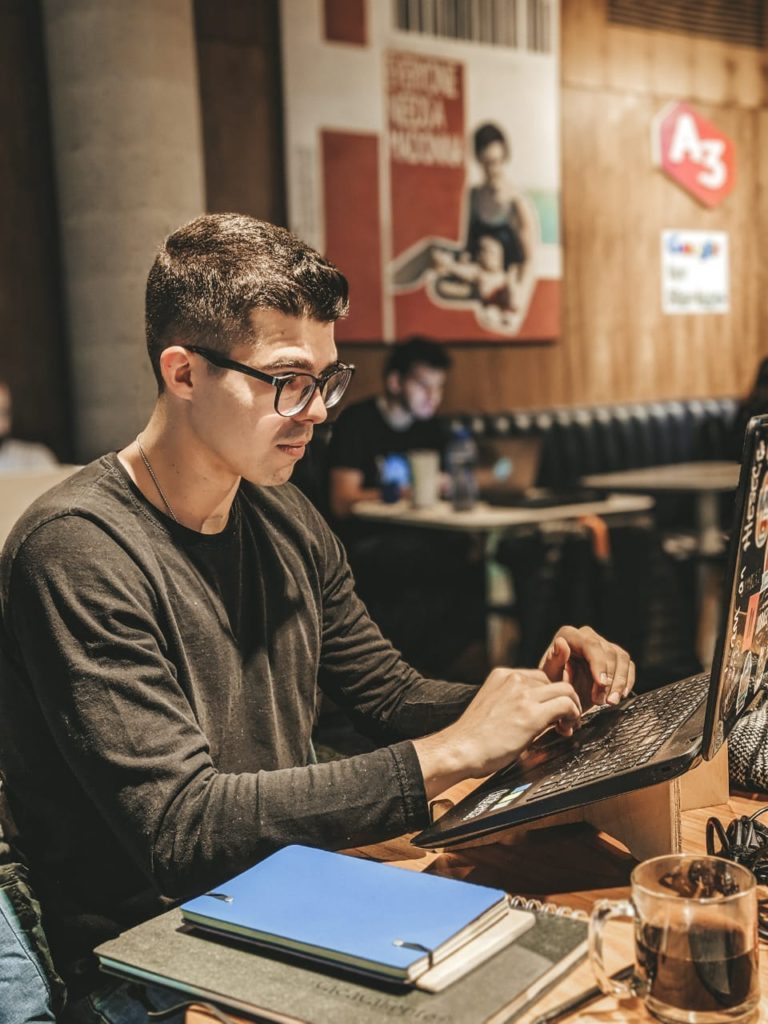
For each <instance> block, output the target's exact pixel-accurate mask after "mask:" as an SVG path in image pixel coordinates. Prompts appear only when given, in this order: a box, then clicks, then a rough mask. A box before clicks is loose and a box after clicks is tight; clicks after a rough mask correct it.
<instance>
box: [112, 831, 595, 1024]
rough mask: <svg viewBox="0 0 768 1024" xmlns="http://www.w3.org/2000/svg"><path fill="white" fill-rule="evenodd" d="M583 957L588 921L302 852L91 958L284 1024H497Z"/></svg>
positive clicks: (258, 868)
mask: <svg viewBox="0 0 768 1024" xmlns="http://www.w3.org/2000/svg"><path fill="white" fill-rule="evenodd" d="M585 952H586V925H585V923H584V921H581V920H577V919H575V918H569V917H563V916H555V915H552V914H534V913H532V912H530V911H527V910H520V909H516V908H514V907H513V906H512V905H511V902H510V899H509V897H508V896H507V894H506V893H504V892H502V891H501V890H498V889H490V888H486V887H485V886H479V885H473V884H471V883H468V882H461V881H456V880H454V879H449V878H441V877H437V876H433V875H427V874H424V873H421V872H415V871H408V870H406V869H403V868H396V867H390V866H388V865H385V864H379V863H377V862H374V861H367V860H360V859H356V858H353V857H348V856H344V855H342V854H336V853H327V852H325V851H322V850H316V849H310V848H308V847H302V846H289V847H286V848H284V849H283V850H280V851H279V852H278V853H275V854H273V855H272V856H271V857H268V858H266V859H265V860H264V861H262V862H261V863H259V864H257V865H255V866H254V867H253V868H250V869H249V870H248V871H245V872H243V874H241V875H238V876H237V877H235V878H233V879H231V880H230V881H229V882H227V883H225V884H223V885H221V886H220V887H219V888H217V889H216V890H214V891H212V892H210V893H206V894H205V895H203V896H199V897H197V898H196V899H194V900H190V901H189V902H188V903H185V904H184V905H183V906H182V907H181V908H179V910H174V911H171V912H170V913H168V914H164V915H162V916H161V917H159V918H155V919H154V920H152V921H147V922H145V923H144V924H142V925H139V926H138V927H136V928H133V929H131V930H130V931H129V932H126V933H125V934H124V935H121V936H120V937H119V938H117V939H113V940H112V941H110V942H107V943H105V944H104V945H102V946H100V947H99V948H98V949H97V950H96V953H97V955H98V957H99V961H100V963H101V966H102V968H103V969H104V970H106V971H109V972H110V973H114V974H117V975H119V976H121V977H127V978H134V979H135V978H138V979H141V980H143V981H145V982H147V983H155V984H161V985H166V986H169V987H171V988H175V989H178V990H179V991H180V992H182V993H185V994H187V995H188V996H189V997H190V998H196V999H202V1000H207V1001H210V1002H212V1003H215V1004H216V1005H217V1006H219V1007H222V1008H224V1009H227V1010H230V1011H235V1012H237V1011H240V1012H243V1013H247V1014H258V1016H259V1018H262V1019H264V1020H268V1021H279V1022H283V1024H296V1022H306V1024H365V1022H370V1024H376V1022H378V1021H385V1020H391V1019H392V1018H393V1016H396V1017H397V1018H398V1019H399V1018H402V1019H405V1020H414V1021H426V1020H434V1021H440V1022H441V1024H478V1022H487V1024H502V1022H506V1021H510V1020H512V1019H513V1018H514V1017H515V1016H517V1015H518V1014H519V1013H521V1012H522V1011H523V1010H524V1009H526V1008H527V1007H528V1006H529V1005H530V1004H531V1003H532V1002H533V1001H534V1000H535V999H536V998H538V997H539V996H540V995H541V994H543V992H544V991H546V990H547V989H548V988H549V987H551V986H552V985H553V984H554V983H555V982H556V981H557V980H558V979H559V978H560V977H562V976H563V975H564V974H565V973H566V972H567V971H569V970H570V969H571V968H572V967H574V966H575V965H576V964H577V963H578V962H579V960H581V959H582V958H583V956H584V954H585ZM254 953H256V954H258V955H254Z"/></svg>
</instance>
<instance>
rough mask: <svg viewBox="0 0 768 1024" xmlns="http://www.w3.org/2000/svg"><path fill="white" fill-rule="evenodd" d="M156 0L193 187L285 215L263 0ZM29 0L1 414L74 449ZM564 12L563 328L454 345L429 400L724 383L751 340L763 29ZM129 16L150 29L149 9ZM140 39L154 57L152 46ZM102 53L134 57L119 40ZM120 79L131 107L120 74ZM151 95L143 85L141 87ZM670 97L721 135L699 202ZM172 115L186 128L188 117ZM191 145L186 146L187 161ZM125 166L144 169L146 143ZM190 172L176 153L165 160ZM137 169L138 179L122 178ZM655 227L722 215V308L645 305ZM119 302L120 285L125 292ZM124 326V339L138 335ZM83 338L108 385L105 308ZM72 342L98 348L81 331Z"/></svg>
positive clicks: (136, 318) (5, 178)
mask: <svg viewBox="0 0 768 1024" xmlns="http://www.w3.org/2000/svg"><path fill="white" fill-rule="evenodd" d="M167 4H172V5H173V7H174V8H177V17H179V18H183V17H185V16H184V11H183V8H185V7H186V8H187V16H188V19H189V24H190V25H191V33H192V41H191V46H192V49H193V51H194V53H193V59H194V61H195V62H196V66H197V75H198V83H199V92H198V94H197V95H195V96H194V97H192V99H193V100H194V103H195V104H196V103H198V102H199V115H198V116H199V119H200V123H201V127H202V132H201V136H200V137H201V139H202V157H201V161H202V172H204V180H205V192H204V196H201V199H200V202H201V203H204V204H205V205H206V206H207V209H209V210H214V211H215V210H238V211H241V212H245V213H250V214H253V215H255V216H258V217H264V218H267V219H270V220H274V221H277V222H279V223H285V196H284V186H283V158H282V146H283V138H282V119H281V93H280V56H279V54H280V47H279V17H278V2H277V0H196V2H194V3H191V2H190V0H160V2H159V3H157V4H155V5H154V6H155V7H156V8H161V9H162V8H163V7H164V6H165V5H167ZM742 4H744V5H745V11H746V8H747V7H748V8H749V10H750V12H754V9H755V3H754V2H753V0H752V2H749V0H732V2H731V3H730V4H729V5H728V7H729V10H730V11H731V13H732V16H733V18H735V19H738V18H739V16H740V15H739V8H740V7H741V6H742ZM76 5H77V6H81V7H84V8H86V9H87V8H88V7H98V8H101V9H102V10H103V9H104V8H106V9H109V10H111V12H112V14H113V16H114V17H118V16H119V15H120V13H121V12H122V15H123V16H125V15H126V13H127V14H130V11H131V9H132V7H133V6H134V5H132V4H126V3H124V2H123V0H76ZM53 6H54V7H55V6H56V5H55V3H54V5H53ZM140 6H144V5H140ZM637 6H642V5H641V4H640V5H637ZM761 9H762V8H761ZM45 10H46V8H45V6H42V7H41V5H40V4H39V3H37V2H35V0H0V126H1V128H2V137H3V140H4V144H3V146H2V148H1V149H0V192H1V194H2V196H3V200H4V201H3V214H2V216H3V226H4V229H3V231H2V232H1V233H0V323H2V334H1V335H0V355H1V356H2V366H3V370H2V375H4V376H6V377H7V378H8V379H9V380H10V381H11V383H12V385H13V388H14V391H15V393H16V401H17V407H18V414H17V425H16V433H18V434H19V435H20V436H26V437H30V438H36V439H39V440H43V441H46V442H47V443H49V444H50V445H51V446H52V447H54V449H55V450H56V451H57V453H58V454H59V455H60V456H61V457H64V458H71V457H75V458H80V459H82V458H84V457H90V455H91V454H93V453H94V451H95V450H97V449H99V450H103V447H101V448H100V446H102V445H104V444H106V443H107V442H106V437H102V436H98V437H90V436H87V435H88V433H89V431H91V430H95V431H96V432H97V433H99V434H100V433H101V429H100V428H99V427H93V428H92V427H88V428H87V429H86V430H85V431H84V430H83V428H82V427H80V428H78V427H77V426H76V424H77V423H78V422H80V423H82V422H83V420H82V415H81V417H80V419H79V420H78V418H77V417H76V416H74V415H73V408H74V407H75V406H77V407H81V406H82V404H83V401H85V400H87V399H84V398H83V393H82V386H81V385H78V383H77V382H78V380H80V379H81V378H82V374H83V372H84V371H83V369H82V367H80V368H79V369H78V363H77V352H78V351H82V348H81V349H78V346H82V344H83V340H82V337H81V331H80V330H79V329H78V328H77V327H76V326H75V325H76V319H74V318H73V317H72V315H71V311H68V303H71V301H72V300H71V295H72V291H71V281H70V282H69V284H68V285H67V283H66V282H67V279H68V274H69V271H67V270H66V261H65V260H64V259H63V258H62V252H64V253H66V252H67V248H66V237H67V224H66V221H62V216H61V214H62V204H64V203H65V195H64V193H63V191H62V187H61V182H60V175H61V166H60V159H59V160H58V161H54V145H53V143H52V132H51V115H50V114H49V110H54V111H56V110H57V100H56V99H55V100H54V102H53V103H51V102H50V100H51V95H50V94H51V91H52V90H54V89H56V88H58V86H57V83H56V80H55V78H51V82H50V86H49V84H48V80H47V78H46V57H45V46H44V39H45V17H44V16H43V12H44V11H45ZM155 13H156V14H157V12H155ZM48 16H50V10H48ZM561 22H562V24H561V48H562V53H561V66H562V80H561V113H562V154H563V156H562V158H563V170H562V178H563V245H564V258H565V264H564V295H565V301H564V310H563V332H562V337H561V338H560V339H559V340H558V341H557V342H556V343H555V344H551V345H529V346H521V345H519V344H514V345H510V346H506V345H501V344H494V345H492V346H483V345H478V344H472V345H466V346H453V347H452V354H453V356H454V362H455V366H456V370H457V372H455V373H453V374H452V375H451V379H450V384H449V391H448V394H447V400H446V409H447V410H448V411H451V410H459V409H464V410H478V411H496V410H501V409H507V408H511V407H531V406H541V405H551V404H565V405H570V404H576V403H590V402H598V401H600V402H609V401H613V400H616V401H623V400H633V399H637V400H644V399H649V398H669V397H678V396H685V397H707V396H711V395H725V394H736V393H739V392H742V391H744V390H746V388H747V386H748V383H749V382H750V380H751V378H752V375H753V373H754V368H755V366H756V363H757V361H758V359H759V358H760V357H761V356H762V355H764V354H766V352H768V339H767V338H766V324H767V322H768V287H766V284H767V282H766V267H765V260H764V258H763V251H762V250H763V244H762V239H763V237H764V235H765V232H766V227H768V189H766V184H768V145H767V143H768V119H767V114H768V85H767V84H766V83H768V74H767V73H766V71H767V67H766V65H767V64H768V60H767V57H768V54H767V53H766V49H765V47H764V46H750V45H746V44H744V43H734V42H727V41H722V40H718V39H716V38H711V37H706V36H703V35H698V34H697V35H693V34H688V33H686V32H684V31H679V30H678V31H673V30H671V29H669V28H653V29H651V28H637V27H630V26H627V25H620V24H616V23H613V22H611V21H609V18H608V10H607V0H561ZM166 29H167V24H166ZM147 31H149V32H152V31H154V30H153V29H152V27H151V24H148V26H147ZM182 35H183V33H182ZM54 45H55V44H54ZM150 57H151V54H150V55H149V57H148V56H147V55H143V66H144V74H145V75H146V74H149V75H150V77H151V70H147V62H148V61H149V60H150ZM156 57H157V60H158V61H159V62H160V63H161V64H162V57H163V51H162V48H161V49H160V50H158V51H157V53H156ZM120 59H126V60H128V61H129V62H130V60H132V59H133V60H135V57H134V58H131V57H130V49H128V50H127V51H123V57H121V58H120ZM182 63H183V67H184V70H183V74H182V72H181V71H180V72H179V73H180V74H182V77H185V76H188V74H189V62H182ZM49 64H51V67H53V62H51V61H49ZM179 66H181V65H179ZM125 70H126V69H123V71H125ZM128 70H129V69H128ZM123 78H124V86H123V88H124V90H125V96H124V102H125V103H126V104H127V105H128V106H129V107H130V106H131V104H132V102H133V100H132V97H131V92H132V87H131V83H130V76H129V75H124V76H123ZM188 87H189V89H190V90H193V89H194V87H193V85H191V84H190V85H189V86H188ZM57 98H60V97H57ZM166 99H167V96H166V93H165V87H163V85H162V83H161V84H160V86H159V87H158V92H157V94H156V100H155V102H157V103H158V104H161V105H162V104H163V103H164V102H165V101H166ZM176 100H177V101H178V97H177V98H176ZM670 100H686V101H688V102H691V103H692V104H694V105H695V106H696V109H697V110H698V111H699V113H700V114H701V115H702V116H703V117H705V118H707V119H708V120H710V121H712V122H714V123H715V124H716V125H717V126H718V128H720V129H721V130H722V131H724V132H725V133H726V134H727V135H729V136H730V137H731V138H732V139H733V140H734V142H735V146H736V161H737V173H738V183H737V185H736V188H735V189H734V191H733V192H732V193H731V195H730V196H729V197H728V198H727V199H726V200H725V202H724V203H723V204H722V205H721V206H719V207H717V208H716V209H714V210H707V209H705V208H704V207H700V206H698V205H697V204H696V203H695V202H694V201H693V200H692V199H691V198H690V197H689V196H687V195H686V194H685V193H684V192H683V191H682V190H680V189H679V188H677V187H676V186H674V185H673V184H672V183H670V182H669V181H668V180H667V179H665V178H664V177H663V176H662V174H661V172H659V171H658V170H656V169H655V168H654V167H653V166H652V163H651V158H650V124H651V120H652V118H653V116H654V115H655V114H656V113H657V112H658V111H659V110H660V109H661V108H662V107H663V105H664V104H665V103H667V102H668V101H670ZM512 101H513V100H512ZM190 102H191V101H190ZM187 107H188V108H189V107H190V104H187ZM150 108H151V104H150ZM150 108H145V109H144V113H143V115H141V116H138V117H137V118H136V119H135V121H134V122H133V123H132V125H131V129H132V130H133V131H134V132H135V133H136V135H137V137H141V133H142V132H145V133H146V135H147V138H151V139H153V140H157V141H156V142H154V144H153V145H154V146H155V147H156V149H155V155H156V157H157V160H158V166H166V165H165V164H164V160H165V159H166V158H167V152H164V151H163V135H162V131H160V130H158V125H157V123H156V122H155V119H154V117H153V115H152V111H151V109H150ZM141 109H142V108H141V107H139V112H141ZM190 109H191V108H190ZM73 116H74V115H73ZM185 116H188V113H187V114H186V115H185ZM74 121H75V123H76V121H77V118H76V117H74ZM189 131H190V137H193V136H194V129H193V128H190V130H189ZM144 144H145V150H146V152H147V160H149V159H150V155H151V153H152V149H153V147H152V146H150V147H147V146H146V138H145V140H144ZM177 159H178V158H177ZM195 159H196V158H195V155H194V153H192V152H191V153H190V154H189V160H190V161H191V162H192V163H194V160H195ZM150 163H151V161H150ZM137 166H138V167H143V171H142V173H144V174H146V173H149V172H148V171H147V167H148V166H149V165H148V164H147V163H144V164H142V163H141V161H139V162H138V163H137ZM166 171H167V166H166ZM166 171H163V174H165V173H166ZM188 171H189V168H188V167H186V168H182V167H179V169H178V173H179V174H180V175H182V176H187V175H188ZM202 172H201V180H202ZM171 181H172V176H171ZM57 182H58V187H57ZM141 187H142V179H141V178H139V186H138V189H137V191H138V192H139V193H140V192H141ZM340 187H343V183H340ZM185 188H188V186H185ZM201 188H202V185H201ZM186 194H187V196H188V198H187V200H185V204H186V205H185V204H184V203H182V204H181V206H182V207H184V208H187V207H189V208H190V209H191V207H192V206H194V203H195V200H194V198H191V199H190V198H189V197H190V196H192V197H193V196H194V189H192V190H191V191H189V190H188V191H187V193H186ZM94 200H95V201H97V197H94ZM153 209H154V214H153V217H152V218H148V219H147V220H146V222H145V224H144V226H143V228H142V232H141V243H140V245H138V249H134V254H135V259H136V264H137V266H138V265H139V264H141V266H140V268H139V270H140V272H137V277H136V281H137V282H138V280H139V279H140V278H142V276H145V275H146V271H147V270H148V268H149V265H150V262H151V259H152V250H153V248H154V244H150V243H149V235H150V234H151V233H152V228H153V227H156V229H157V231H156V238H155V241H159V240H160V238H161V237H162V235H163V234H164V233H165V232H166V231H167V230H168V229H169V228H170V227H171V226H172V216H171V214H172V213H173V211H174V210H176V209H177V207H176V206H174V205H173V204H172V203H169V205H168V209H166V210H162V209H160V208H158V204H157V203H156V202H155V203H153ZM194 212H195V211H191V212H190V216H192V215H193V213H194ZM179 219H183V218H179ZM174 223H175V222H174ZM62 224H63V227H62ZM670 227H684V228H689V229H695V228H701V229H707V230H723V231H727V232H728V233H729V236H730V270H731V312H730V313H729V314H727V315H722V316H706V317H703V316H677V317H675V316H664V315H662V313H661V307H660V298H659V291H660V283H659V273H658V261H659V244H660V243H659V236H660V232H661V230H662V229H664V228H670ZM111 229H112V230H113V231H114V234H115V241H116V244H118V243H119V242H120V240H121V239H122V238H124V237H125V234H124V232H125V226H124V224H123V226H122V227H121V224H120V220H119V218H116V220H115V221H114V223H113V224H112V225H111ZM145 240H146V252H141V251H139V250H140V249H141V248H142V247H144V244H145ZM62 242H64V244H62ZM137 244H138V243H137ZM131 287H132V288H133V290H134V292H136V293H137V294H135V300H134V301H135V303H136V304H137V305H136V308H135V310H134V312H133V313H132V316H131V323H132V324H134V325H135V327H134V330H135V332H136V333H137V334H139V332H140V317H141V301H142V296H141V294H140V293H139V291H140V289H139V288H138V284H137V283H134V284H133V285H132V286H131ZM125 301H130V300H127V299H126V298H125V295H123V298H122V299H121V303H123V302H125ZM353 301H354V296H353ZM122 308H124V307H123V306H122V305H121V306H120V309H122ZM107 309H108V312H111V313H112V318H113V320H115V321H117V320H118V319H119V313H118V311H111V310H110V309H109V304H108V302H107ZM103 323H104V324H108V323H109V316H108V317H106V319H105V320H104V321H103ZM73 329H74V331H75V332H76V333H77V334H78V337H77V338H75V337H73ZM119 339H120V340H119ZM118 340H119V343H118ZM135 340H136V351H137V352H139V353H141V351H142V338H141V337H140V336H138V337H136V339H135ZM96 344H97V345H103V346H105V347H107V348H108V350H109V353H111V358H112V359H113V362H114V365H115V374H114V380H113V383H112V384H111V385H110V386H111V388H112V392H111V393H113V394H114V395H115V404H116V405H117V404H119V403H120V401H121V400H122V399H120V396H119V391H120V386H121V378H122V381H123V382H124V381H125V380H126V379H127V378H126V373H127V372H128V371H127V369H126V367H127V366H128V365H129V356H128V355H127V353H126V351H125V350H126V340H125V333H124V331H123V327H122V325H121V324H120V323H118V322H115V323H114V332H111V331H110V330H109V328H108V326H101V327H100V330H99V336H98V339H97V342H96ZM91 353H92V357H93V358H95V356H93V346H91ZM382 354H383V346H377V345H366V346H360V345H357V346H353V345H349V344H347V345H344V346H342V348H341V355H342V358H345V359H349V360H350V361H353V362H355V363H356V365H357V366H358V368H359V370H358V375H357V378H356V381H355V389H354V396H353V397H362V396H363V395H364V394H367V393H371V392H372V391H374V390H375V389H376V387H377V385H378V380H379V372H380V366H381V361H382ZM89 358H90V357H89ZM132 359H133V356H131V357H130V360H132ZM130 366H133V363H132V362H130ZM130 379H133V378H130ZM123 386H124V387H125V388H127V387H128V385H127V384H125V383H123ZM147 386H149V385H147ZM149 399H150V400H151V394H150V395H149ZM97 400H98V401H102V402H103V397H102V398H98V399H97ZM125 404H126V408H127V409H128V419H127V420H126V421H125V422H124V423H121V424H120V427H119V429H118V430H117V431H116V432H115V431H113V432H112V433H113V434H115V433H120V432H121V431H122V432H123V433H124V434H125V436H124V437H122V436H121V437H120V438H119V439H117V438H116V437H113V436H110V437H109V440H108V444H109V445H110V446H113V447H114V446H115V445H118V444H120V443H125V442H127V441H128V440H130V439H131V437H132V435H133V433H135V431H136V430H137V429H138V428H139V427H140V426H141V422H140V412H141V410H140V408H139V405H140V403H138V402H133V401H130V402H128V403H125ZM128 420H130V422H128ZM88 422H89V423H90V422H94V423H97V422H98V420H93V421H88Z"/></svg>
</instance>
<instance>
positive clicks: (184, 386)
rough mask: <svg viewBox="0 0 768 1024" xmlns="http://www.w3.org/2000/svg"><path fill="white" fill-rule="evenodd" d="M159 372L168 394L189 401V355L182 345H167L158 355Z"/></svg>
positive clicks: (191, 382) (190, 392) (190, 367)
mask: <svg viewBox="0 0 768 1024" xmlns="http://www.w3.org/2000/svg"><path fill="white" fill-rule="evenodd" d="M160 372H161V374H162V375H163V383H164V384H165V390H166V391H167V392H168V394H171V395H174V396H175V397H176V398H181V399H183V400H184V401H189V399H190V398H191V397H192V388H193V386H194V384H193V373H192V363H191V362H190V354H189V352H188V351H187V349H185V348H184V347H183V346H182V345H169V346H168V348H166V349H163V351H162V352H161V353H160Z"/></svg>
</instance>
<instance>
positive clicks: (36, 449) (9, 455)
mask: <svg viewBox="0 0 768 1024" xmlns="http://www.w3.org/2000/svg"><path fill="white" fill-rule="evenodd" d="M12 426H13V402H12V399H11V389H10V387H9V386H8V384H7V383H6V382H5V381H4V380H0V473H15V472H16V471H17V470H20V469H21V470H27V469H50V467H51V466H55V465H56V456H55V455H54V454H53V452H52V451H51V450H50V449H49V448H46V447H45V445H44V444H36V443H35V442H34V441H19V440H17V439H16V438H14V437H11V428H12Z"/></svg>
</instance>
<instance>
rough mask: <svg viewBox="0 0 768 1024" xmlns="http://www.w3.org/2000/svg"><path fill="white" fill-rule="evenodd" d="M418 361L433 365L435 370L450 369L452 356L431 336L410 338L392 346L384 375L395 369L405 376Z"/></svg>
mask: <svg viewBox="0 0 768 1024" xmlns="http://www.w3.org/2000/svg"><path fill="white" fill-rule="evenodd" d="M417 363H422V364H425V365H426V366H431V367H432V368H433V369H434V370H448V369H450V366H451V357H450V356H449V355H448V353H447V352H446V351H445V349H444V348H443V346H442V345H440V344H439V343H438V342H436V341H430V340H429V338H408V340H407V341H399V342H398V343H397V344H396V345H393V346H392V351H391V352H390V353H389V355H388V356H387V361H386V363H385V364H384V376H386V375H387V374H389V373H392V372H393V371H394V372H395V373H399V374H400V376H405V374H407V373H408V371H409V370H410V369H411V368H412V367H413V366H415V365H416V364H417Z"/></svg>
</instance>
